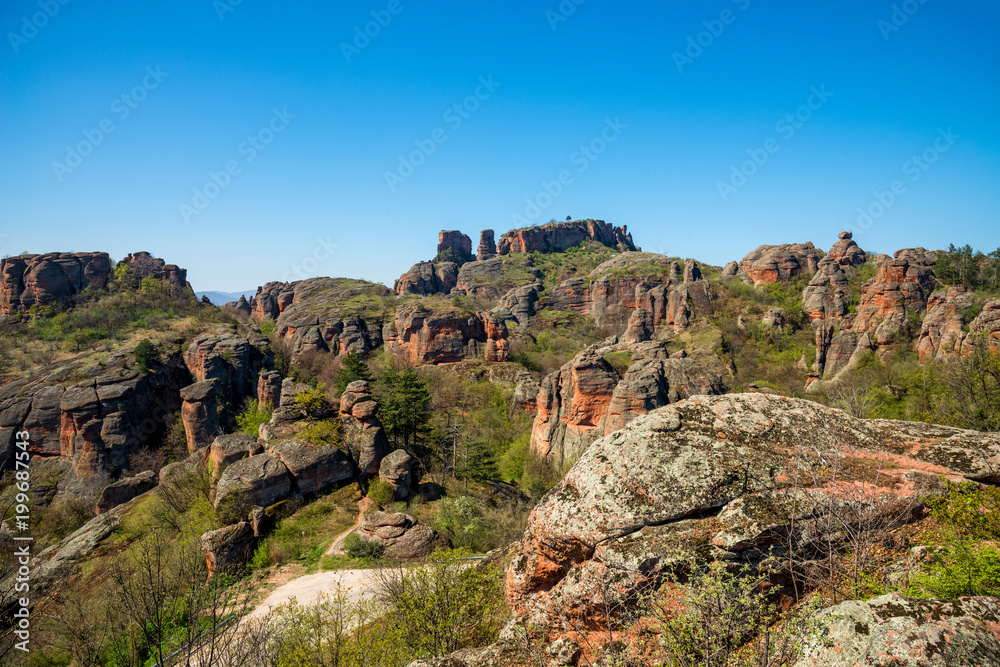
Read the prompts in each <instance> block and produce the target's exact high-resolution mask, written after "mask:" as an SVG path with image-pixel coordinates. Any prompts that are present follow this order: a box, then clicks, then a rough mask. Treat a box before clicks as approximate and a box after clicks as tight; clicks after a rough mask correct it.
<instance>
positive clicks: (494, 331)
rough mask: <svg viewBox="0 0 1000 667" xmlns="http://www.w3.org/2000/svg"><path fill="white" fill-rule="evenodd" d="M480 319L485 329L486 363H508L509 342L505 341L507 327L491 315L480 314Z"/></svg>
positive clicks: (487, 313)
mask: <svg viewBox="0 0 1000 667" xmlns="http://www.w3.org/2000/svg"><path fill="white" fill-rule="evenodd" d="M480 317H482V318H483V328H484V329H486V361H496V362H504V361H508V360H509V359H510V341H508V340H507V325H506V324H504V322H503V320H502V319H500V318H499V317H497V316H496V315H494V314H493V313H489V312H486V313H481V314H480Z"/></svg>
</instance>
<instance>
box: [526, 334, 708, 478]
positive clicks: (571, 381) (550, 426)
mask: <svg viewBox="0 0 1000 667" xmlns="http://www.w3.org/2000/svg"><path fill="white" fill-rule="evenodd" d="M612 352H630V353H632V354H633V357H634V359H635V361H634V362H633V363H632V365H631V366H630V367H629V369H628V370H627V371H626V372H625V374H624V376H620V375H619V374H618V372H617V371H615V370H614V369H613V368H612V367H611V365H610V364H609V363H608V362H607V361H606V360H605V358H604V357H605V355H607V354H609V353H612ZM665 357H666V354H665V352H664V351H663V349H662V348H660V347H659V346H658V345H656V344H654V343H646V344H639V345H617V346H611V347H603V348H600V347H597V346H593V347H590V348H587V349H586V350H584V351H583V352H581V353H580V354H578V355H577V356H576V357H575V358H574V359H573V360H572V361H570V362H568V363H566V364H565V365H564V366H563V367H562V368H560V369H559V370H558V371H556V372H555V373H552V374H551V375H548V376H547V377H545V379H544V380H542V384H541V388H540V390H539V392H538V398H537V402H536V406H537V414H536V416H535V423H534V425H533V426H532V430H531V450H532V451H533V452H535V453H536V454H538V455H540V456H544V457H547V458H549V459H550V460H552V461H553V462H554V463H556V464H557V465H562V464H564V463H565V462H567V461H571V460H573V459H575V458H576V457H577V456H579V455H580V454H581V453H582V452H583V450H584V449H586V447H587V445H589V444H590V443H591V442H593V441H594V440H596V439H597V438H600V437H602V436H603V435H606V434H608V433H611V432H613V431H615V430H618V429H619V428H622V427H623V426H624V425H625V424H626V423H628V422H629V421H630V420H631V419H633V418H634V417H636V416H638V415H640V414H644V413H646V412H648V411H649V410H652V409H654V408H657V407H660V406H661V405H666V404H667V403H671V402H674V401H678V400H680V399H682V398H684V397H686V396H689V395H693V394H700V393H708V394H717V393H723V392H724V391H725V388H724V387H723V385H722V383H721V381H720V380H719V378H717V377H715V376H714V375H713V374H711V373H708V372H706V371H703V370H702V369H701V368H700V367H699V366H698V365H697V364H695V363H694V362H693V361H691V360H690V359H669V360H667V359H665Z"/></svg>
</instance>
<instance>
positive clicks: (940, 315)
mask: <svg viewBox="0 0 1000 667" xmlns="http://www.w3.org/2000/svg"><path fill="white" fill-rule="evenodd" d="M975 301H976V299H975V296H974V295H973V294H972V293H970V292H968V291H966V289H965V288H964V287H950V288H948V289H940V290H936V291H934V292H932V293H931V295H930V297H928V299H927V314H926V315H925V316H924V321H923V324H921V326H920V337H919V338H918V339H917V352H918V353H919V355H920V361H922V362H927V361H931V360H933V359H941V358H944V357H947V356H949V355H952V356H954V355H958V354H961V352H962V343H963V341H964V340H965V335H966V332H965V326H966V325H968V324H969V322H966V321H965V319H964V317H963V311H965V310H966V309H968V308H971V307H972V305H973V304H974V303H975Z"/></svg>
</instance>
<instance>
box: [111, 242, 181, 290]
mask: <svg viewBox="0 0 1000 667" xmlns="http://www.w3.org/2000/svg"><path fill="white" fill-rule="evenodd" d="M120 263H121V264H125V265H127V266H128V267H129V268H130V269H131V270H132V272H133V275H134V276H135V277H136V278H137V279H138V280H142V279H143V278H156V279H157V280H164V281H166V282H168V283H170V284H171V285H174V286H175V287H180V288H190V285H188V282H187V269H182V268H180V267H179V266H177V265H176V264H167V263H166V261H164V260H162V259H160V258H159V257H153V256H152V255H150V254H149V253H148V252H144V251H143V252H137V253H129V254H128V256H126V257H125V258H124V259H123V260H122V261H121V262H120Z"/></svg>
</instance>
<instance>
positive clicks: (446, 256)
mask: <svg viewBox="0 0 1000 667" xmlns="http://www.w3.org/2000/svg"><path fill="white" fill-rule="evenodd" d="M437 258H438V260H440V261H445V262H454V263H456V264H458V265H459V266H461V265H462V264H465V263H466V262H471V261H472V259H473V257H472V239H470V238H469V237H468V236H466V235H465V234H463V233H462V232H459V231H444V232H440V233H439V234H438V254H437Z"/></svg>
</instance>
